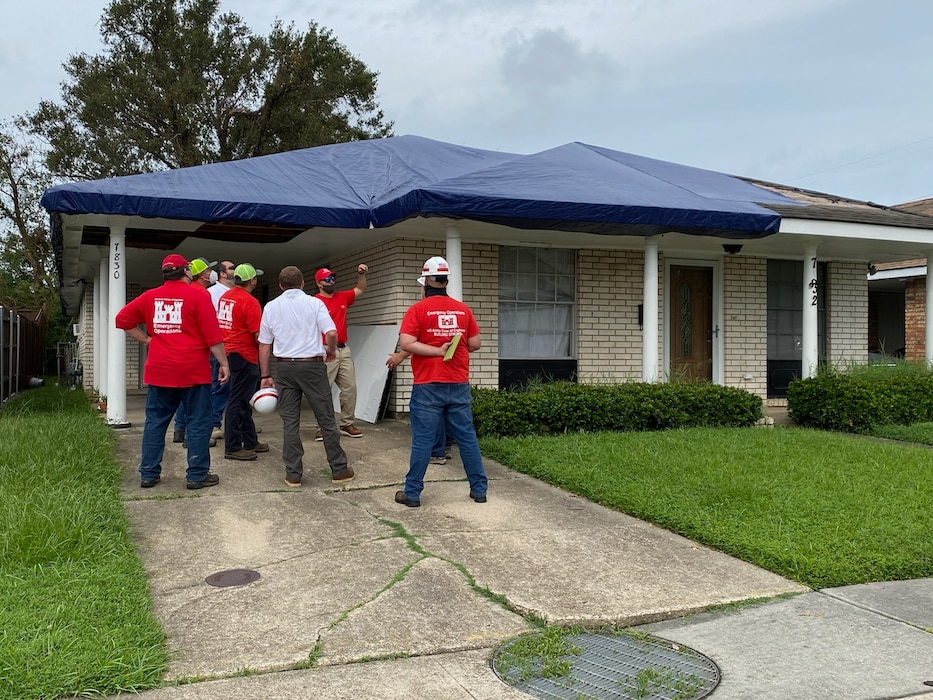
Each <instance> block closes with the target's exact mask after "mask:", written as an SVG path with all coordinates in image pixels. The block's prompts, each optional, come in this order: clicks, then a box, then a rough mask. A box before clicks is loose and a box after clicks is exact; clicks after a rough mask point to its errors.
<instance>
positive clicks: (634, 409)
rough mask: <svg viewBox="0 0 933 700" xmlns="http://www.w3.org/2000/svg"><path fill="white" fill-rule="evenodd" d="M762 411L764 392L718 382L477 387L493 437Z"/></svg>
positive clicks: (481, 427)
mask: <svg viewBox="0 0 933 700" xmlns="http://www.w3.org/2000/svg"><path fill="white" fill-rule="evenodd" d="M761 416H762V413H761V399H760V398H759V397H758V396H755V395H754V394H750V393H748V392H747V391H744V390H742V389H736V388H734V387H724V386H719V385H716V384H676V383H672V384H642V383H635V382H628V383H624V384H596V385H593V384H574V383H571V382H555V383H552V384H541V385H535V386H529V387H527V388H525V389H522V390H497V389H479V388H474V389H473V424H474V426H475V427H476V433H477V435H480V436H489V437H511V436H518V435H544V434H555V433H567V432H597V431H601V430H615V431H645V430H668V429H672V428H688V427H699V426H706V427H716V426H733V427H738V426H748V425H753V424H754V423H755V422H757V421H758V420H759V419H760V418H761Z"/></svg>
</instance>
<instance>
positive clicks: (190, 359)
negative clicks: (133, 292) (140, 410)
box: [115, 280, 223, 387]
mask: <svg viewBox="0 0 933 700" xmlns="http://www.w3.org/2000/svg"><path fill="white" fill-rule="evenodd" d="M196 286H199V285H189V284H188V283H187V282H186V281H184V280H173V281H168V282H166V283H165V284H163V285H162V286H161V287H156V288H155V289H150V290H148V291H145V292H143V293H142V294H140V295H139V296H138V297H136V298H135V299H133V301H131V302H130V303H129V304H127V305H126V306H124V307H123V308H122V309H120V311H119V312H118V313H117V317H116V319H115V322H116V326H117V328H120V329H122V330H129V329H131V328H135V327H136V326H139V325H145V326H146V328H147V332H148V333H149V336H150V337H151V338H152V340H151V341H150V343H149V350H148V353H147V355H146V366H145V367H144V368H143V381H144V382H145V383H146V384H151V385H152V386H165V387H187V386H194V385H196V384H210V383H211V365H210V363H209V362H208V358H209V357H210V354H211V351H210V346H211V345H216V344H217V343H221V342H223V335H222V334H221V332H220V328H219V327H218V325H217V316H216V314H215V313H214V305H213V304H212V303H211V298H210V296H209V295H207V294H204V291H205V290H204V288H203V287H202V288H200V289H196V288H195V287H196Z"/></svg>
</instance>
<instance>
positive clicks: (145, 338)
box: [115, 255, 229, 489]
mask: <svg viewBox="0 0 933 700" xmlns="http://www.w3.org/2000/svg"><path fill="white" fill-rule="evenodd" d="M162 277H163V279H164V280H165V283H164V284H163V285H162V286H161V287H156V288H155V289H150V290H148V291H146V292H143V293H142V294H140V295H139V296H138V297H136V298H135V299H134V300H133V301H131V302H130V303H128V304H127V305H126V306H124V307H123V308H122V309H121V310H120V311H119V312H118V313H117V317H116V319H115V323H116V327H117V328H121V329H123V330H124V331H126V334H127V335H128V336H130V337H131V338H134V339H135V340H138V341H139V342H140V343H142V344H143V345H146V346H148V352H147V354H146V365H145V367H144V368H143V381H144V382H145V383H146V385H147V387H148V389H147V392H146V423H145V426H144V428H143V444H142V456H141V459H140V465H139V474H140V484H139V485H140V486H141V487H142V488H144V489H146V488H152V487H153V486H155V485H156V484H158V483H159V482H160V481H161V475H162V456H163V454H164V453H165V432H166V430H167V429H168V425H169V423H170V422H171V420H172V416H173V415H174V413H175V411H176V410H177V409H179V407H181V408H183V409H184V410H185V412H186V414H187V415H188V417H189V419H188V427H187V436H186V437H187V438H188V446H187V448H188V468H187V470H186V473H185V479H186V481H187V486H188V488H189V489H202V488H205V487H207V486H215V485H216V484H218V483H220V477H219V476H217V475H216V474H213V473H211V471H210V468H211V455H210V450H209V448H208V441H209V440H210V435H211V367H210V364H209V363H208V357H209V356H211V355H213V356H214V358H215V359H216V360H217V362H218V364H219V365H220V369H219V377H220V381H222V382H226V381H227V378H228V377H229V367H228V365H227V356H226V355H225V354H224V346H223V335H222V334H221V332H220V328H219V327H218V325H217V317H216V315H215V314H214V306H213V304H211V300H210V297H209V296H208V295H207V294H205V293H204V290H203V289H198V288H197V287H194V286H191V285H189V284H188V282H189V281H190V279H191V272H190V270H189V269H188V261H187V260H185V259H184V258H183V257H182V256H180V255H169V256H167V257H166V258H165V259H164V260H163V261H162ZM141 326H145V328H146V330H145V331H144V330H143V329H142V328H141Z"/></svg>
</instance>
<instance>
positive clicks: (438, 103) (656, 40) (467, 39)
mask: <svg viewBox="0 0 933 700" xmlns="http://www.w3.org/2000/svg"><path fill="white" fill-rule="evenodd" d="M107 5H108V2H107V0H36V1H35V2H31V3H16V6H15V7H13V6H12V3H7V6H5V7H4V11H3V19H2V23H0V119H10V118H12V117H14V116H17V115H20V114H24V113H26V112H29V111H32V110H33V109H35V107H36V106H37V105H38V102H39V100H41V99H53V100H57V99H58V98H59V84H60V82H61V81H62V80H63V79H64V77H65V75H64V72H63V70H62V68H61V64H62V63H63V62H64V61H65V60H66V59H67V58H68V57H69V56H70V55H73V54H75V53H80V52H85V53H89V54H99V53H101V51H102V44H101V41H100V33H99V25H98V20H99V18H100V15H101V14H102V12H103V10H104V8H105V7H106V6H107ZM221 9H222V10H223V11H234V12H237V13H238V14H239V15H240V16H241V17H242V18H243V20H244V21H245V22H246V24H247V25H249V27H250V28H251V29H252V30H253V31H254V32H256V33H259V34H264V35H265V34H268V31H269V29H270V27H271V26H272V23H273V22H274V21H275V20H276V19H277V18H278V19H281V20H283V21H284V22H285V23H289V22H294V24H295V25H296V28H298V29H300V30H304V29H306V28H307V25H308V22H310V21H314V22H316V23H317V24H318V25H319V26H321V27H326V28H328V29H330V30H332V31H333V32H334V34H335V36H336V37H337V38H338V40H339V41H340V42H341V43H342V44H344V45H345V46H346V47H347V48H348V49H349V51H350V52H351V53H353V54H354V55H355V56H356V57H357V58H359V59H360V60H362V61H363V62H364V63H365V64H366V65H367V66H368V67H369V68H370V69H372V70H374V71H377V72H378V73H379V76H380V77H379V102H380V105H381V106H382V108H383V109H384V111H385V115H386V117H387V118H388V119H390V120H393V121H394V122H395V133H397V134H416V135H419V136H425V137H428V138H433V139H438V140H441V141H449V142H451V143H457V144H462V145H467V146H474V147H478V148H488V149H495V150H503V151H511V152H515V153H533V152H536V151H542V150H546V149H548V148H553V147H555V146H560V145H562V144H565V143H568V142H571V141H581V142H584V143H589V144H594V145H598V146H605V147H607V148H613V149H616V150H620V151H627V152H630V153H636V154H639V155H643V156H647V157H650V158H658V159H661V160H668V161H673V162H677V163H684V164H687V165H693V166H697V167H702V168H708V169H711V170H719V171H722V172H727V173H731V174H735V175H744V176H748V177H756V178H760V179H764V180H769V181H772V182H779V183H784V184H788V185H795V186H799V187H804V188H807V189H813V190H818V191H821V192H829V193H833V194H838V195H842V196H846V197H853V198H856V199H864V200H870V201H874V202H878V203H881V204H888V205H891V204H898V203H902V202H907V201H912V200H916V199H922V198H928V197H933V3H931V2H924V1H923V0H887V1H886V2H880V1H879V0H780V2H758V1H757V0H322V1H320V2H311V0H221Z"/></svg>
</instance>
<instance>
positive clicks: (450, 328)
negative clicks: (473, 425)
mask: <svg viewBox="0 0 933 700" xmlns="http://www.w3.org/2000/svg"><path fill="white" fill-rule="evenodd" d="M399 333H405V334H407V335H413V336H415V339H416V340H418V341H419V342H421V343H425V344H426V345H433V346H434V347H440V346H441V345H443V344H444V343H446V342H447V341H449V340H450V339H451V338H452V337H453V336H455V335H456V334H457V333H460V334H461V335H462V336H463V337H462V338H460V344H459V345H458V346H457V349H456V350H455V351H454V356H453V357H452V358H450V359H449V360H448V361H447V362H444V358H443V357H425V356H424V355H415V354H412V356H411V372H412V374H413V375H414V383H415V384H427V383H429V382H441V383H444V384H466V383H468V382H469V381H470V351H469V350H468V349H467V339H468V338H472V337H473V336H475V335H479V326H478V325H477V324H476V319H475V318H474V317H473V312H472V311H470V307H469V306H467V305H466V304H464V303H463V302H462V301H457V300H456V299H452V298H451V297H448V296H443V295H437V296H431V297H428V298H427V299H422V300H421V301H419V302H418V303H417V304H415V305H413V306H412V307H410V308H409V309H408V311H406V312H405V316H404V318H402V327H401V329H400V330H399Z"/></svg>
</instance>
